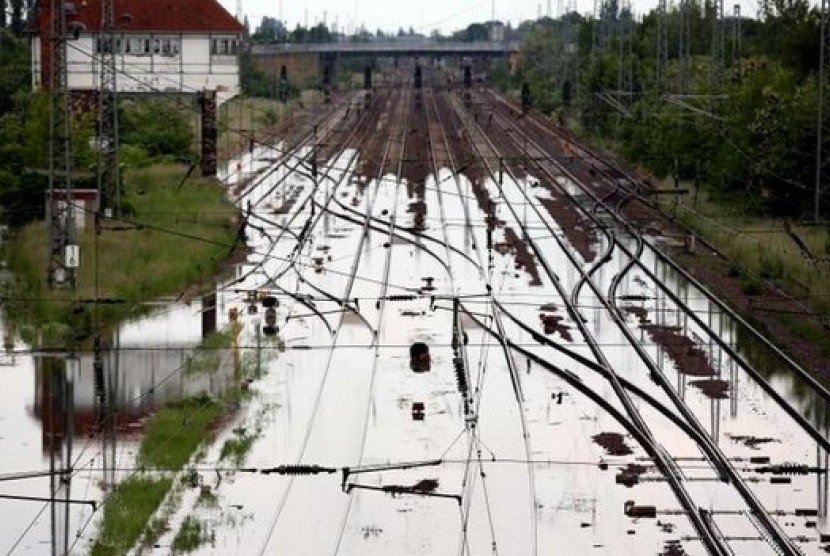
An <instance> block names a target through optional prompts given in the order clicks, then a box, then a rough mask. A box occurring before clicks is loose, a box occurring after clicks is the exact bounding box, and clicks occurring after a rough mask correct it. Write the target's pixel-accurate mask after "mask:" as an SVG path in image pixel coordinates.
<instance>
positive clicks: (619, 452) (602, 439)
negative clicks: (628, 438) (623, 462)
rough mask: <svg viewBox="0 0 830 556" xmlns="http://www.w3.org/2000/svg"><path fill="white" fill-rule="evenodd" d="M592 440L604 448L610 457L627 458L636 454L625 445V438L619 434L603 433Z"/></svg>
mask: <svg viewBox="0 0 830 556" xmlns="http://www.w3.org/2000/svg"><path fill="white" fill-rule="evenodd" d="M591 439H592V440H593V441H594V442H596V443H597V444H599V445H600V446H602V447H603V449H605V451H606V452H607V453H608V455H610V456H627V455H630V454H633V453H634V452H632V451H631V448H629V447H628V445H627V444H626V443H625V437H624V436H623V435H622V434H620V433H618V432H601V433H599V434H595V435H594V436H592V437H591Z"/></svg>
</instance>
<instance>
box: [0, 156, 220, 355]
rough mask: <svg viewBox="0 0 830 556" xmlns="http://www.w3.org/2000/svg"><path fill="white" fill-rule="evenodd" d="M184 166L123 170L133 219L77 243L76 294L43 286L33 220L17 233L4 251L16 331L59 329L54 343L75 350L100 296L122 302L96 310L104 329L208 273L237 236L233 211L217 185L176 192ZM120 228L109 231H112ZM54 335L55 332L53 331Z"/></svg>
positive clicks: (201, 183)
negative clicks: (11, 274) (11, 278)
mask: <svg viewBox="0 0 830 556" xmlns="http://www.w3.org/2000/svg"><path fill="white" fill-rule="evenodd" d="M185 172H186V168H185V167H184V166H182V165H176V164H164V165H157V166H152V167H149V168H145V169H141V170H134V171H129V172H127V173H126V175H125V188H126V190H127V197H128V200H129V203H130V205H131V206H132V208H133V210H134V214H133V215H132V216H129V217H128V219H127V222H118V223H116V222H114V221H105V224H106V226H105V227H104V230H103V232H102V233H101V234H100V235H99V236H96V235H95V233H94V230H86V231H85V232H83V233H82V234H81V236H80V237H79V244H80V250H81V264H80V269H79V273H78V279H77V285H76V288H75V290H74V291H72V290H60V291H50V290H49V289H48V284H47V280H46V269H47V266H48V264H47V263H48V260H47V255H46V245H47V231H46V226H45V224H44V223H43V222H42V221H41V222H36V223H33V224H30V225H29V226H26V227H25V228H23V229H22V230H20V232H19V234H18V236H17V238H16V239H15V240H14V241H13V242H12V244H11V245H10V247H9V251H8V258H9V263H10V267H11V269H12V270H13V271H14V272H15V275H16V277H17V286H16V287H15V288H14V289H15V290H16V291H14V293H15V294H17V295H15V296H14V297H18V298H25V299H28V301H26V302H21V303H12V304H9V305H8V306H7V309H8V311H9V314H10V317H11V319H12V320H13V321H14V322H15V323H16V324H17V325H18V328H19V329H23V330H28V331H29V336H30V338H27V339H32V338H36V337H39V336H42V335H43V334H42V331H43V330H47V329H49V327H50V326H51V327H52V329H54V328H55V326H56V325H57V326H58V327H59V328H60V330H58V331H57V332H56V333H53V334H52V335H51V336H50V338H49V339H52V340H53V344H54V343H57V344H58V345H66V344H67V343H68V344H73V342H74V341H83V340H84V337H85V336H88V335H89V333H90V331H91V329H92V326H93V322H94V321H95V318H96V315H95V314H94V313H95V309H94V306H93V304H91V303H84V302H83V300H90V299H95V298H96V293H97V296H98V297H101V298H113V299H119V300H123V301H124V303H120V304H114V305H99V306H98V311H99V313H98V315H97V317H98V319H99V322H100V323H101V324H102V326H103V327H104V328H106V327H108V326H113V325H114V324H115V323H117V322H120V321H121V320H123V319H124V318H126V317H129V316H131V315H138V314H143V313H145V312H147V309H146V308H145V307H144V306H143V305H142V303H143V302H145V301H149V300H152V299H154V298H158V297H160V296H163V295H171V294H172V295H177V294H179V293H181V292H183V291H185V290H186V289H187V288H188V287H190V286H192V285H193V284H194V283H197V282H199V281H200V280H202V279H204V278H205V277H208V276H212V275H214V274H215V273H216V272H217V271H218V270H219V268H220V265H221V263H222V262H223V261H224V260H225V259H226V258H227V255H228V253H229V252H230V247H231V245H232V244H233V241H234V238H235V236H236V227H235V223H234V218H235V216H236V209H235V207H234V206H233V205H232V204H230V203H229V202H227V201H224V200H223V191H224V190H223V188H222V187H221V186H220V185H219V184H218V183H217V182H215V181H211V180H205V179H201V178H195V179H189V180H187V181H186V182H185V183H184V184H183V185H182V186H181V187H178V186H179V183H180V182H181V180H182V178H183V177H184V175H185ZM116 224H117V225H118V226H119V227H121V228H129V229H119V230H113V229H108V228H110V225H116ZM53 332H54V330H53Z"/></svg>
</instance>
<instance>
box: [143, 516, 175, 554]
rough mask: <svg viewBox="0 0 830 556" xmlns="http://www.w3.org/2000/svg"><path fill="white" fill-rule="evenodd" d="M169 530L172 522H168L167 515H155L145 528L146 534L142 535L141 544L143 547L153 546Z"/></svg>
mask: <svg viewBox="0 0 830 556" xmlns="http://www.w3.org/2000/svg"><path fill="white" fill-rule="evenodd" d="M169 530H170V524H169V523H168V518H167V516H163V517H161V516H160V517H154V518H153V519H151V520H150V523H148V524H147V527H146V528H145V529H144V535H142V537H141V546H142V547H143V548H150V547H152V546H153V545H155V544H156V543H157V542H158V540H159V539H160V538H161V536H162V535H164V534H165V533H166V532H168V531H169Z"/></svg>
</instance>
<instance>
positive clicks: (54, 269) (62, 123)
mask: <svg viewBox="0 0 830 556" xmlns="http://www.w3.org/2000/svg"><path fill="white" fill-rule="evenodd" d="M48 6H49V7H48V9H49V20H50V24H49V36H48V37H46V38H47V40H46V45H45V47H46V48H45V52H46V57H45V62H46V63H47V64H48V73H47V75H48V79H49V82H48V84H47V85H48V87H49V93H50V107H49V190H48V197H47V202H46V221H47V222H48V223H49V246H48V249H49V268H48V270H47V272H48V276H47V282H48V284H49V287H50V288H61V287H66V286H70V287H74V285H75V270H74V265H73V264H71V262H70V261H67V258H68V257H67V256H68V254H69V251H70V247H71V246H72V245H74V243H75V242H74V239H75V237H74V236H75V222H74V220H75V218H74V210H73V206H72V205H73V202H74V200H73V199H72V181H71V170H72V143H71V137H72V133H71V132H72V129H71V121H70V120H71V110H70V102H69V100H70V99H69V91H68V88H67V64H66V50H67V49H66V40H67V34H66V9H67V4H66V3H65V2H64V1H63V0H49V4H48ZM61 198H62V199H61ZM67 263H70V264H67Z"/></svg>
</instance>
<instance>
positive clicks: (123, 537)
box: [91, 476, 171, 556]
mask: <svg viewBox="0 0 830 556" xmlns="http://www.w3.org/2000/svg"><path fill="white" fill-rule="evenodd" d="M170 485H171V480H170V479H163V478H150V477H141V476H137V477H131V478H129V479H127V480H126V481H124V482H122V483H121V484H120V485H118V490H117V491H116V492H115V493H114V494H113V495H112V497H111V498H110V499H109V501H108V502H107V504H106V505H105V506H104V518H103V522H102V524H101V532H100V534H99V535H98V539H97V540H96V541H95V544H94V545H93V547H92V551H91V554H92V556H116V555H120V554H126V553H127V551H129V549H130V548H131V547H132V546H133V544H135V542H136V541H137V540H138V537H139V535H141V532H142V530H144V527H145V525H146V524H147V520H149V519H150V516H151V515H152V514H153V512H155V511H156V509H157V508H158V507H159V504H161V501H162V500H163V499H164V496H165V494H166V493H167V490H168V489H169V488H170Z"/></svg>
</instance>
